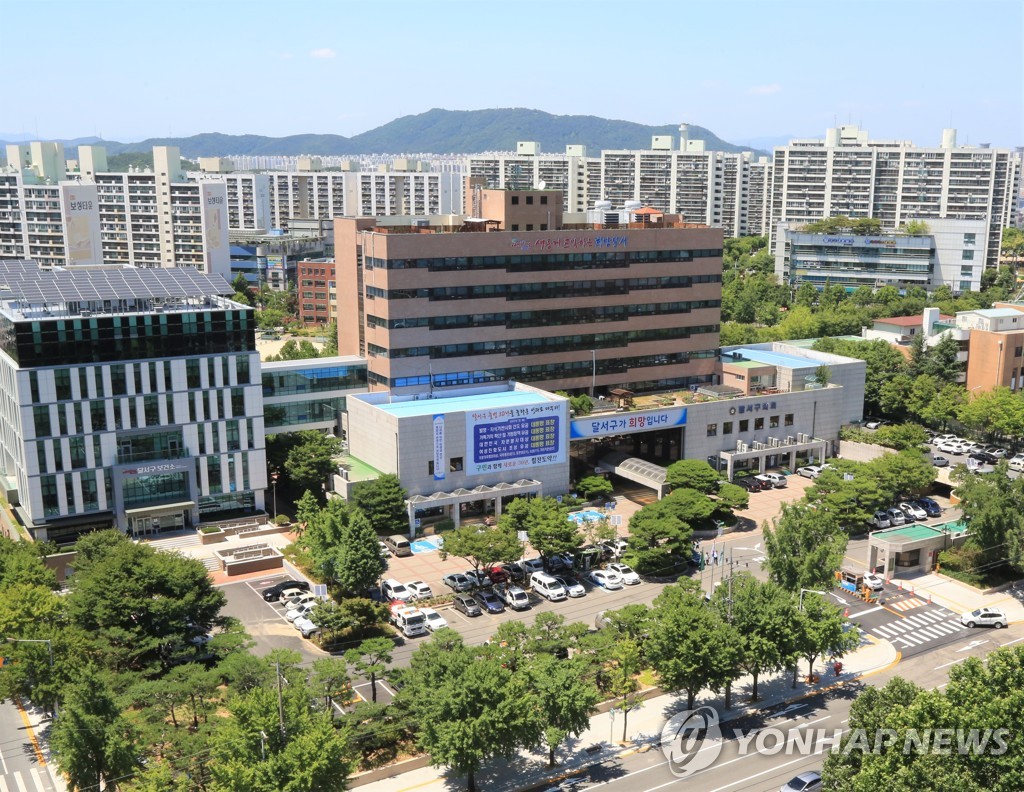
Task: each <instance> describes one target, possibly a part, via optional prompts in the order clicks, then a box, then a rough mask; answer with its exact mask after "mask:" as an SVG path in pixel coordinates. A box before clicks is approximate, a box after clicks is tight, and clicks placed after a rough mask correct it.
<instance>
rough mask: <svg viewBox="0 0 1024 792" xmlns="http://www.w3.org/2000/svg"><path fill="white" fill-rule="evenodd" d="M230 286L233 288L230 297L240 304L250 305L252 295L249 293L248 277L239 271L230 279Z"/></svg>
mask: <svg viewBox="0 0 1024 792" xmlns="http://www.w3.org/2000/svg"><path fill="white" fill-rule="evenodd" d="M231 288H232V289H234V290H235V293H234V295H232V297H231V299H232V300H234V301H235V302H237V303H241V304H242V305H252V296H251V295H250V294H249V279H248V278H246V277H245V275H243V274H242V273H241V272H239V273H238V274H237V275H236V276H235V278H234V280H232V281H231Z"/></svg>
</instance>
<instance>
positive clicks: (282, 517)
mask: <svg viewBox="0 0 1024 792" xmlns="http://www.w3.org/2000/svg"><path fill="white" fill-rule="evenodd" d="M291 523H292V518H291V517H289V516H288V515H287V514H279V515H277V517H275V518H274V525H291Z"/></svg>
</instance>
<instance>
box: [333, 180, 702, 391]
mask: <svg viewBox="0 0 1024 792" xmlns="http://www.w3.org/2000/svg"><path fill="white" fill-rule="evenodd" d="M467 206H468V207H469V208H470V211H471V212H472V214H473V216H472V217H469V218H463V217H461V216H445V215H442V216H436V217H430V218H425V219H424V218H420V219H416V218H396V217H380V218H336V219H335V221H334V223H335V226H334V234H335V263H336V268H337V283H338V290H337V291H338V306H337V314H338V347H339V354H342V355H361V356H365V357H366V358H367V361H368V377H369V383H370V387H371V388H376V389H381V388H391V389H395V390H399V391H401V390H403V389H410V390H417V391H421V390H426V389H429V388H444V387H451V386H465V385H472V384H480V383H488V382H503V381H508V380H516V381H519V382H526V383H529V384H531V385H535V386H537V387H540V388H545V389H548V390H556V389H560V390H569V391H576V392H585V391H591V390H595V391H596V392H597V393H599V394H603V393H607V392H608V391H610V390H612V389H616V388H626V389H629V390H631V391H634V392H643V391H652V390H668V389H673V388H687V387H689V386H692V385H701V384H707V383H714V382H716V379H715V372H716V365H717V358H718V336H719V320H720V306H721V295H722V230H721V229H714V228H707V227H704V226H697V225H693V224H685V223H682V222H680V221H679V218H678V217H677V216H675V215H665V214H662V213H660V212H657V211H655V210H651V209H643V208H640V207H639V206H636V205H634V206H632V207H628V206H627V208H625V209H623V210H621V211H612V210H611V207H610V206H608V205H607V204H606V203H605V202H602V203H600V204H599V206H598V208H597V209H595V210H591V211H590V212H588V213H578V214H563V212H562V195H561V192H560V191H556V190H487V189H479V188H477V189H473V190H471V194H470V195H469V196H468V198H467Z"/></svg>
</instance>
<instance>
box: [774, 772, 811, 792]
mask: <svg viewBox="0 0 1024 792" xmlns="http://www.w3.org/2000/svg"><path fill="white" fill-rule="evenodd" d="M819 789H821V773H816V772H814V771H811V772H808V773H801V774H800V775H798V776H796V777H795V778H791V779H790V780H789V783H787V784H786V785H785V786H783V787H781V788H780V790H779V792H818V790H819Z"/></svg>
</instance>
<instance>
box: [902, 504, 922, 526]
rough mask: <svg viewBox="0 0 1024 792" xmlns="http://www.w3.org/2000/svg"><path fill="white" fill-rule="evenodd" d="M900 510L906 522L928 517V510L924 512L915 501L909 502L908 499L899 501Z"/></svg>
mask: <svg viewBox="0 0 1024 792" xmlns="http://www.w3.org/2000/svg"><path fill="white" fill-rule="evenodd" d="M900 511H901V512H903V514H904V515H905V516H906V518H907V522H910V521H911V520H927V519H928V512H926V511H925V510H924V509H922V508H921V507H920V506H918V505H917V504H916V503H911V502H910V501H904V502H903V503H901V504H900Z"/></svg>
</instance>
